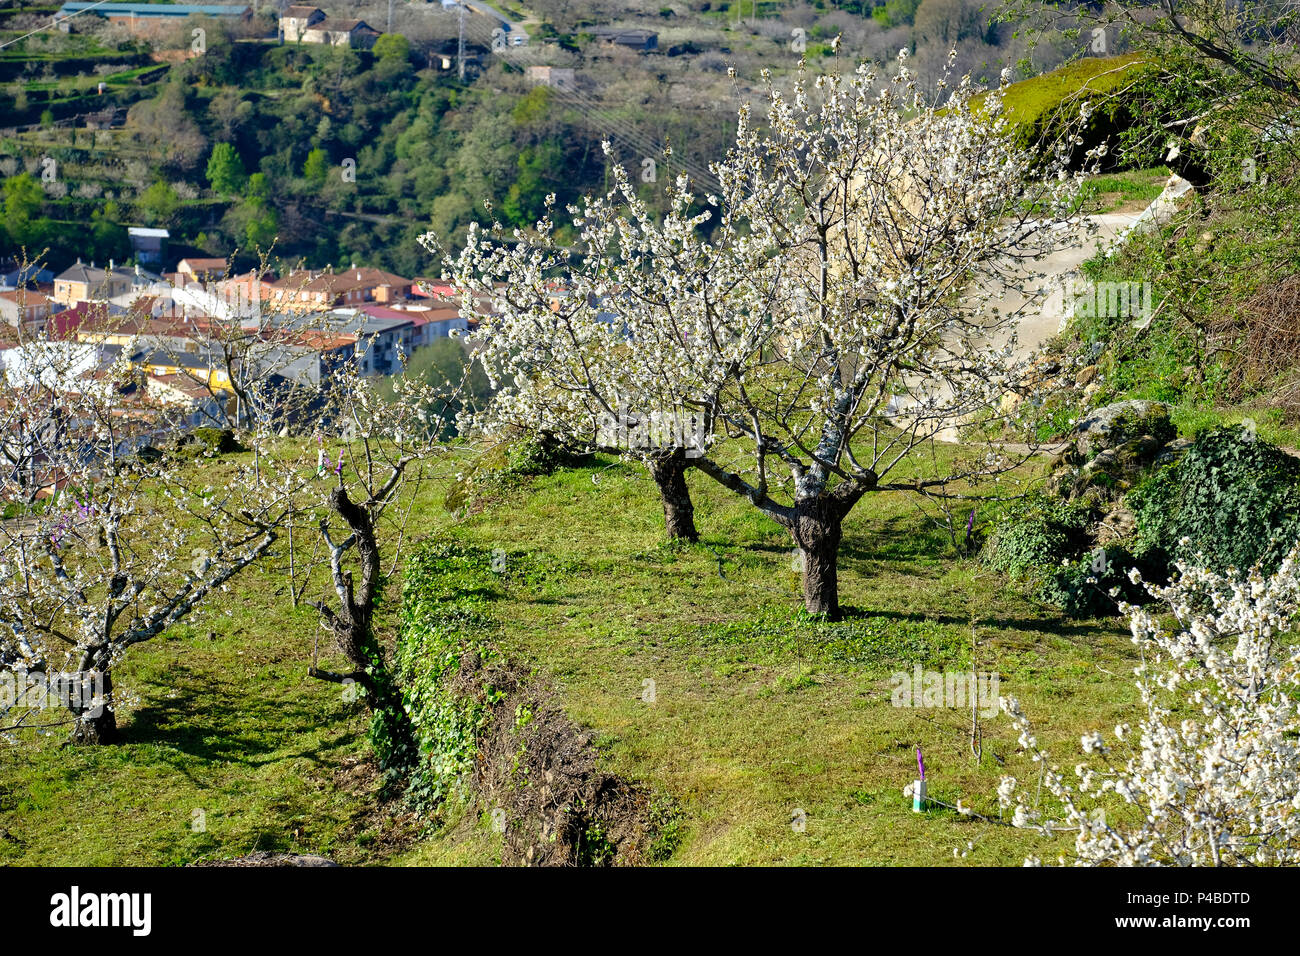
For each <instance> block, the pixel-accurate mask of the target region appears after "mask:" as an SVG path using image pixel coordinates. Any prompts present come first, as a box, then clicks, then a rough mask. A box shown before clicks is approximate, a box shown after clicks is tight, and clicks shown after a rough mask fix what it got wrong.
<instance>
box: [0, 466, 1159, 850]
mask: <svg viewBox="0 0 1300 956" xmlns="http://www.w3.org/2000/svg"><path fill="white" fill-rule="evenodd" d="M593 479H594V480H593ZM691 483H692V488H693V492H694V495H695V499H696V505H697V522H698V524H699V527H700V529H701V531H702V534H703V540H702V541H701V542H700V543H699V544H698V545H668V544H665V543H664V542H663V539H662V527H661V520H662V519H661V514H660V510H659V507H658V503H657V499H656V497H655V495H654V489H653V485H652V484H651V483H650V482H649V480H648V479H647V478H646V477H645V476H644V474H643V473H641V472H640V471H639V470H638V469H636V468H634V467H631V466H627V465H623V464H619V463H616V462H613V461H611V460H608V459H597V460H595V461H593V462H592V463H590V464H589V465H587V466H584V467H579V468H572V469H566V470H561V471H559V472H557V473H555V474H554V475H552V476H549V477H545V478H539V479H536V480H535V482H534V483H533V484H532V485H531V487H526V488H523V489H518V490H515V491H512V492H510V493H509V494H508V495H507V496H506V497H505V498H504V499H503V500H500V501H498V502H497V503H495V504H493V505H492V506H490V507H488V508H486V509H484V510H482V511H479V512H477V513H471V515H470V516H469V517H467V518H464V519H462V520H461V521H459V522H453V521H452V519H451V518H450V517H449V516H447V515H446V514H445V513H444V512H443V511H442V509H441V505H440V502H441V499H442V496H443V494H444V493H445V488H442V487H438V486H430V487H429V488H428V489H427V490H426V491H425V492H424V493H423V495H422V497H421V499H420V501H419V502H417V507H416V509H415V512H414V515H413V518H412V527H413V528H415V529H416V533H417V535H418V534H423V533H428V532H430V531H432V530H433V529H434V528H435V527H445V526H449V527H451V528H452V533H454V534H456V535H457V536H459V537H461V538H462V539H463V540H464V541H465V542H466V543H468V544H472V545H475V546H479V547H485V548H492V549H496V548H500V549H502V550H504V551H505V552H506V555H507V560H506V571H505V573H504V574H503V575H502V579H501V588H500V593H499V594H498V595H497V598H496V600H495V601H494V609H493V610H494V616H495V617H496V618H497V619H498V620H499V621H500V622H501V623H502V625H503V627H502V634H501V638H500V640H501V643H502V648H503V650H504V651H505V652H506V653H507V654H509V655H511V656H512V657H514V658H516V659H518V660H520V661H523V662H526V663H527V664H530V665H532V666H534V667H535V668H536V670H537V674H538V677H539V679H541V680H545V681H547V682H550V683H552V684H553V685H554V686H555V687H556V688H557V689H558V691H559V694H560V696H561V699H562V700H563V702H564V705H565V706H566V708H567V710H568V711H569V713H570V715H571V716H572V717H573V718H574V719H575V720H576V721H577V722H578V723H580V724H582V725H584V726H587V727H590V728H592V729H593V730H594V731H595V734H596V740H597V743H598V745H599V746H600V747H601V749H602V752H603V753H604V755H605V758H604V759H605V761H606V763H607V765H608V767H609V769H611V770H612V771H614V772H617V773H619V774H623V775H625V776H627V777H629V778H634V779H636V780H639V781H643V782H644V783H646V784H648V785H649V786H651V787H652V788H654V789H655V790H657V791H659V792H660V793H662V794H664V795H665V796H668V797H670V798H672V799H673V800H675V801H676V802H677V803H678V805H680V807H681V808H682V811H683V819H682V823H681V827H682V833H683V841H682V843H681V845H680V847H679V848H678V849H677V851H676V852H675V853H674V854H673V856H672V858H671V860H670V863H674V864H816V863H827V864H888V863H911V864H937V863H954V862H959V861H958V860H956V859H955V858H954V857H953V850H954V848H961V849H966V845H967V843H968V842H969V843H973V844H974V845H975V848H976V849H975V851H974V852H972V853H971V854H970V856H969V857H967V858H964V859H961V860H960V862H962V863H965V864H1019V863H1020V862H1021V860H1022V859H1023V857H1024V856H1025V855H1027V854H1029V853H1034V854H1038V855H1046V856H1048V857H1051V856H1053V855H1054V850H1053V848H1052V846H1051V845H1050V844H1048V843H1047V842H1046V841H1045V840H1044V838H1042V837H1039V836H1036V835H1034V834H1031V833H1027V832H1023V831H1017V830H1013V829H1011V828H1009V827H1001V826H994V825H991V824H987V823H981V822H978V821H969V820H965V819H962V818H960V817H959V816H958V815H957V814H955V813H953V812H951V811H947V810H942V809H936V810H932V811H930V812H928V813H925V814H913V813H912V811H911V805H910V802H908V801H906V800H905V799H904V797H903V796H902V788H903V787H904V786H905V785H906V784H907V783H909V782H910V781H911V780H912V779H913V777H914V776H915V769H916V755H915V748H916V747H917V746H918V745H919V746H921V747H922V748H923V750H924V753H925V759H926V765H927V770H928V777H929V782H930V788H931V790H930V792H931V795H932V796H934V797H936V798H937V799H940V800H943V801H946V802H949V803H955V802H956V800H957V799H958V798H960V799H961V800H962V801H963V802H964V803H966V804H967V805H970V806H973V807H974V808H975V809H976V810H978V811H980V812H983V813H986V814H991V815H994V816H996V808H995V801H994V799H993V791H994V788H995V787H996V784H997V781H998V779H999V777H1000V776H1001V774H1002V773H1004V772H1010V773H1013V774H1015V775H1016V776H1018V777H1020V778H1021V779H1022V780H1025V779H1032V773H1033V770H1032V767H1031V765H1029V763H1028V761H1027V760H1025V758H1023V756H1022V755H1020V754H1019V753H1018V748H1017V744H1016V740H1015V736H1014V735H1013V734H1012V732H1011V730H1010V726H1009V724H1008V722H1007V720H1006V718H1004V717H996V718H993V719H992V720H987V721H984V723H983V728H982V729H983V753H982V759H981V760H979V761H977V760H976V759H975V758H974V757H973V756H972V753H971V744H970V737H969V730H970V721H971V716H970V713H969V711H965V710H960V711H958V710H944V709H929V710H922V709H906V708H896V707H894V706H892V705H891V701H890V698H891V691H892V684H891V680H890V675H891V674H892V673H894V672H895V671H905V672H911V671H912V669H913V667H914V666H915V665H916V664H920V665H922V666H923V667H925V668H932V669H944V668H953V669H965V668H970V667H974V668H975V669H978V670H980V671H996V672H997V673H999V675H1000V678H1001V686H1000V691H1001V693H1003V694H1014V695H1016V696H1018V697H1020V698H1021V700H1022V701H1023V702H1024V705H1025V707H1026V709H1027V711H1028V712H1029V713H1030V714H1031V715H1036V716H1037V717H1039V718H1040V722H1041V723H1042V724H1043V726H1042V727H1041V729H1040V732H1039V737H1040V740H1042V741H1043V742H1044V743H1045V744H1046V745H1047V746H1048V747H1049V748H1050V749H1052V750H1053V751H1054V752H1055V753H1057V754H1058V755H1059V756H1060V759H1061V760H1062V762H1063V763H1068V762H1069V761H1071V759H1072V757H1073V755H1074V754H1075V753H1077V742H1078V736H1079V735H1080V734H1081V733H1083V732H1085V731H1087V730H1091V729H1100V728H1107V727H1110V726H1113V725H1114V724H1115V723H1116V722H1117V721H1118V717H1119V714H1120V711H1121V709H1122V708H1123V707H1124V705H1125V704H1127V703H1129V702H1131V701H1132V699H1133V692H1132V688H1131V686H1130V684H1129V682H1128V679H1127V677H1126V675H1127V673H1128V671H1129V670H1130V668H1131V659H1132V655H1131V653H1130V646H1129V644H1128V642H1127V641H1126V639H1125V637H1124V635H1123V634H1122V633H1121V632H1120V631H1119V630H1118V629H1117V628H1116V627H1115V625H1114V623H1113V622H1082V623H1080V622H1064V621H1062V620H1061V619H1060V618H1059V616H1057V615H1055V614H1053V613H1051V612H1049V611H1047V610H1046V609H1044V608H1042V607H1039V606H1038V605H1036V604H1035V603H1034V602H1033V601H1031V600H1030V599H1029V598H1027V597H1026V596H1025V595H1024V594H1023V593H1022V591H1021V590H1020V589H1019V587H1018V586H1016V585H1012V584H1008V583H1007V582H1006V581H1004V580H1003V579H1002V578H1001V577H1000V576H998V575H995V574H993V573H991V572H989V571H987V570H985V569H983V568H981V567H980V566H979V565H978V564H977V563H976V562H974V561H970V560H965V561H963V560H959V559H957V558H956V556H955V555H954V554H953V552H952V548H951V545H950V544H949V542H948V538H947V537H946V535H945V534H943V533H941V532H940V531H939V530H938V529H937V528H936V526H935V524H934V523H933V522H932V521H931V519H930V517H928V516H926V515H923V514H921V513H920V512H918V511H917V510H916V507H915V504H914V502H913V501H912V500H911V499H910V498H909V497H907V496H904V495H901V494H888V495H883V494H882V495H878V496H874V497H868V498H867V499H865V500H864V501H863V503H862V504H860V505H859V507H858V508H857V510H856V511H855V512H854V514H853V515H852V516H851V518H850V521H849V523H848V526H847V528H846V534H845V544H844V549H843V556H842V563H841V578H840V591H841V596H842V600H843V602H844V603H845V605H846V606H847V608H848V613H847V615H846V619H845V621H844V622H843V623H840V624H827V623H824V622H819V621H814V620H809V619H807V618H806V617H805V616H804V615H803V614H802V612H801V611H800V602H799V599H798V576H797V574H796V573H795V571H794V570H793V568H792V566H791V555H790V545H789V542H788V538H787V537H786V536H785V535H784V534H783V533H782V532H781V530H780V529H779V528H778V527H777V526H776V525H775V524H773V523H772V522H770V521H768V520H767V519H766V518H764V517H762V516H761V515H758V514H757V513H756V512H754V511H753V509H751V508H748V506H746V505H743V504H742V503H740V502H738V501H737V500H735V499H734V498H732V497H730V496H729V495H728V493H726V492H724V491H722V490H721V489H717V488H715V487H713V486H712V485H711V483H709V482H707V481H706V480H705V479H703V477H702V476H698V475H692V477H691ZM981 519H982V516H981ZM299 543H300V544H301V541H300V542H299ZM285 584H286V582H285V576H284V572H283V571H282V570H279V569H272V568H263V569H260V570H258V571H255V572H253V573H251V574H248V575H246V576H245V577H243V578H242V579H240V580H239V583H238V586H237V587H234V586H232V590H231V592H230V593H229V594H227V595H223V596H222V599H221V601H220V602H219V603H218V604H217V605H215V606H214V608H213V610H212V612H210V613H209V614H208V615H207V616H206V618H204V619H199V620H195V621H192V622H190V623H188V624H186V625H185V626H183V627H177V628H175V629H173V631H172V632H170V633H169V634H167V635H164V636H163V637H162V638H160V639H158V640H156V641H154V642H151V643H148V644H145V645H141V646H139V647H136V648H133V649H132V651H131V652H130V654H129V655H128V656H127V659H126V661H125V662H124V664H123V665H122V667H121V669H120V671H119V672H118V684H119V686H120V687H121V688H122V689H123V690H124V691H126V692H127V693H128V694H130V695H131V697H132V698H133V700H132V702H130V704H129V705H128V706H127V707H125V708H124V710H123V711H122V712H121V714H120V716H119V719H120V723H121V725H122V729H123V734H124V742H123V743H122V744H121V745H118V746H114V747H109V748H103V749H99V750H93V749H83V748H64V747H62V746H61V745H60V744H61V738H60V737H59V736H51V737H48V738H45V739H43V740H41V741H38V742H34V743H32V742H29V743H26V744H24V745H22V746H18V747H6V748H4V749H3V750H0V786H3V788H4V790H3V792H0V841H2V842H0V862H6V863H11V864H54V863H59V864H86V863H89V864H122V863H134V864H161V865H166V864H176V863H183V862H189V861H191V860H194V859H197V858H200V857H225V856H233V855H238V854H241V853H246V852H249V851H251V850H254V849H272V850H288V851H294V852H318V853H325V854H328V855H330V856H332V857H334V858H335V859H338V860H339V861H341V862H347V863H379V862H391V863H401V864H430V863H456V864H459V863H486V864H492V863H495V862H497V861H498V860H499V858H500V851H499V846H500V844H499V839H500V838H499V836H498V835H497V834H495V833H494V832H492V829H491V827H490V826H489V825H488V823H487V821H486V820H485V819H484V817H482V816H481V815H480V814H479V813H478V812H477V811H476V810H471V811H469V812H466V811H464V810H456V809H453V810H452V812H450V813H449V814H448V816H447V818H446V819H445V820H443V821H441V824H440V825H441V829H439V830H437V831H433V832H428V833H426V834H425V835H424V837H423V838H422V839H415V838H414V836H413V834H414V833H415V828H414V827H413V826H412V824H411V822H410V821H409V820H405V819H402V818H401V817H400V815H399V816H397V817H396V818H395V817H394V814H393V807H391V806H389V807H383V808H378V809H376V805H375V802H374V801H375V797H374V783H375V782H374V779H373V775H372V771H368V770H367V764H365V763H364V758H366V757H367V753H368V751H367V744H366V740H365V720H364V717H363V715H362V713H361V712H360V710H359V709H358V708H357V706H356V705H355V704H349V703H347V702H346V701H344V700H342V699H341V696H340V693H339V688H338V687H336V686H333V685H325V684H320V683H315V682H312V681H309V680H308V679H307V678H306V676H305V670H306V667H307V664H308V663H309V661H310V659H311V654H312V643H313V639H314V638H315V636H316V634H317V629H318V624H317V616H316V612H314V611H312V610H310V609H308V608H305V607H301V606H300V607H299V608H297V609H293V608H291V607H289V606H288V601H287V594H286V592H285ZM308 596H309V597H310V596H312V594H311V592H310V591H309V595H308ZM393 619H394V609H393V607H392V606H391V604H390V605H389V606H388V607H386V608H385V611H384V615H383V618H382V621H381V627H383V628H384V629H385V633H386V635H387V636H391V629H392V626H393ZM972 620H973V621H974V628H973V629H972ZM972 633H973V635H974V643H973V644H972ZM322 664H323V665H325V666H328V664H327V655H326V652H325V650H324V649H322ZM649 681H653V688H654V694H653V702H649V701H647V699H645V698H646V696H647V694H646V691H647V688H648V687H650V686H651V685H649V684H648V683H647V682H649ZM195 810H203V811H205V813H206V832H194V831H193V829H192V826H191V825H192V821H193V819H194V817H193V813H194V811H195ZM796 810H802V811H803V812H804V814H805V815H806V820H807V824H806V828H805V829H804V830H803V831H802V832H800V831H798V830H796V829H795V828H793V827H792V826H791V816H792V814H794V812H795V811H796Z"/></svg>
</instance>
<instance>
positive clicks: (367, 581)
mask: <svg viewBox="0 0 1300 956" xmlns="http://www.w3.org/2000/svg"><path fill="white" fill-rule="evenodd" d="M330 507H331V508H332V510H333V511H334V512H335V513H336V514H337V515H338V516H339V517H340V518H342V519H343V521H344V523H346V525H347V526H348V529H349V531H350V532H351V535H350V538H351V542H350V546H351V547H354V548H356V551H357V560H358V562H359V563H360V565H361V582H360V586H359V587H354V584H353V580H352V572H351V571H345V570H344V569H343V563H342V562H343V554H344V552H345V551H346V550H347V548H348V547H349V543H348V542H345V543H343V544H338V545H336V544H334V543H333V542H332V541H330V539H329V530H328V526H327V525H326V523H325V521H324V519H322V521H321V533H322V534H323V535H324V536H325V540H326V541H327V543H328V544H329V546H330V570H331V574H332V576H333V578H334V586H335V590H336V592H337V593H338V596H339V607H338V609H337V610H334V609H331V608H330V607H329V606H328V605H326V604H325V603H324V602H318V603H317V604H316V605H315V606H316V609H317V610H319V611H320V612H321V614H322V615H323V616H324V617H325V621H326V623H327V624H328V625H329V628H330V630H331V631H332V632H333V634H334V639H335V642H336V643H337V644H338V648H339V650H340V651H342V652H343V654H344V656H345V657H347V659H348V661H349V662H350V663H351V664H352V665H353V667H354V668H355V670H354V672H353V673H352V674H351V675H346V676H345V675H337V674H326V673H325V672H323V671H316V670H315V669H314V668H313V670H312V671H311V672H310V673H311V674H312V675H313V676H316V677H321V678H322V679H327V680H338V679H344V680H346V679H351V680H355V681H356V682H357V683H358V684H360V685H361V686H362V687H364V688H365V690H366V694H367V696H366V701H367V703H368V705H369V706H370V708H371V710H372V712H374V713H376V714H378V715H379V716H380V719H381V722H382V724H383V731H382V739H380V740H376V741H375V745H376V749H377V750H378V751H380V752H379V754H378V756H379V760H380V765H381V767H383V768H384V769H385V770H389V769H403V768H408V767H411V766H413V765H414V764H415V762H416V761H417V760H418V759H419V748H418V747H417V745H416V734H415V727H414V725H413V724H412V723H411V718H410V715H409V714H407V712H406V707H405V704H404V701H403V700H402V692H401V688H399V687H398V686H397V682H396V680H395V679H394V677H393V674H392V672H391V671H390V670H389V668H388V665H387V664H386V663H385V661H384V651H383V648H382V647H381V646H380V643H379V641H378V640H377V639H376V637H375V634H374V628H373V617H374V608H375V598H376V596H377V591H378V589H379V587H380V586H381V580H382V573H381V564H380V555H379V543H378V541H377V540H376V537H375V527H374V522H373V521H372V520H371V517H370V514H369V512H367V511H366V509H365V508H363V507H361V506H360V505H357V504H355V503H354V502H353V501H352V500H351V499H350V498H349V497H348V493H347V491H346V490H344V489H343V487H342V486H340V487H338V488H335V489H333V490H332V491H331V492H330Z"/></svg>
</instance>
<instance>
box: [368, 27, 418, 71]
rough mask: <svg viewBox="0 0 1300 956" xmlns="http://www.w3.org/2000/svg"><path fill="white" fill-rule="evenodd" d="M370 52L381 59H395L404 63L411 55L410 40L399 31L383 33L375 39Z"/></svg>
mask: <svg viewBox="0 0 1300 956" xmlns="http://www.w3.org/2000/svg"><path fill="white" fill-rule="evenodd" d="M372 52H373V53H374V54H375V56H377V57H378V58H379V59H381V60H397V61H399V62H400V63H402V64H403V65H405V63H406V61H407V60H409V59H410V57H411V41H410V40H408V39H406V37H404V36H402V34H400V33H385V34H384V35H383V36H381V37H379V39H377V40H375V45H374V47H373V49H372Z"/></svg>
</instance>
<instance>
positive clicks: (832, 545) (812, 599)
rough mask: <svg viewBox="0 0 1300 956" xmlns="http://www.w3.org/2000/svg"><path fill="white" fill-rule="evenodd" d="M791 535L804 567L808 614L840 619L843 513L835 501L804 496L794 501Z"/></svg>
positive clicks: (805, 604) (828, 618) (805, 605)
mask: <svg viewBox="0 0 1300 956" xmlns="http://www.w3.org/2000/svg"><path fill="white" fill-rule="evenodd" d="M794 511H795V513H794V516H793V518H792V520H791V522H790V535H791V537H793V538H794V543H795V545H796V546H797V547H798V548H799V556H800V558H801V564H802V570H803V603H804V607H805V608H806V609H807V611H808V613H809V614H824V615H826V618H827V620H831V621H838V620H839V619H840V594H839V574H838V569H837V561H838V558H839V550H840V537H841V533H842V532H841V529H842V525H843V521H844V513H843V511H842V510H841V506H840V504H839V503H838V502H837V501H834V500H833V499H828V498H805V499H801V500H799V501H796V502H795V507H794Z"/></svg>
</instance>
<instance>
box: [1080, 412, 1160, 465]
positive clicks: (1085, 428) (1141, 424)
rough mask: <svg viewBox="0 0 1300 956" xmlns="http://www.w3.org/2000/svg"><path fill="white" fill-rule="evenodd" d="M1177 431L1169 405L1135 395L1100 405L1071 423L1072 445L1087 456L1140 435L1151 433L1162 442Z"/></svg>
mask: <svg viewBox="0 0 1300 956" xmlns="http://www.w3.org/2000/svg"><path fill="white" fill-rule="evenodd" d="M1176 434H1177V430H1176V429H1175V428H1174V425H1173V422H1171V421H1170V420H1169V406H1168V405H1165V404H1164V403H1163V402H1150V401H1146V400H1145V399H1140V398H1134V399H1129V400H1128V401H1124V402H1115V403H1114V404H1111V405H1103V406H1102V407H1101V408H1098V409H1095V410H1093V411H1091V412H1089V413H1088V414H1087V415H1085V416H1084V417H1083V418H1081V419H1080V420H1079V422H1078V424H1077V425H1075V426H1074V445H1075V449H1076V450H1077V451H1078V453H1079V455H1081V456H1082V457H1083V458H1084V459H1088V458H1091V457H1092V456H1094V455H1096V454H1097V453H1098V452H1100V451H1104V450H1105V449H1108V448H1118V447H1119V446H1121V445H1124V444H1126V443H1128V442H1131V441H1133V439H1135V438H1140V437H1142V436H1150V437H1151V438H1152V439H1154V441H1155V442H1156V444H1157V445H1158V446H1163V445H1164V444H1165V442H1168V441H1170V440H1171V439H1173V438H1174V436H1175V435H1176Z"/></svg>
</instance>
